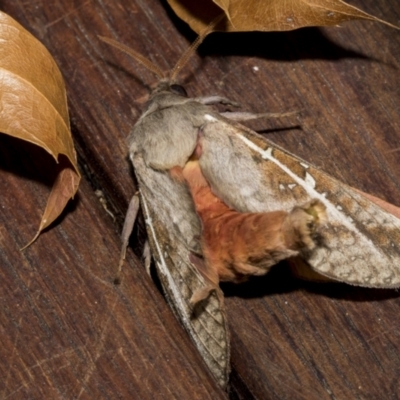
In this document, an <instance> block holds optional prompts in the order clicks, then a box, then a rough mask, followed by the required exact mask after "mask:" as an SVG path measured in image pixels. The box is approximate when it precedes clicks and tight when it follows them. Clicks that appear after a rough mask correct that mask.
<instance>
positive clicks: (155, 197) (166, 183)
mask: <svg viewBox="0 0 400 400" xmlns="http://www.w3.org/2000/svg"><path fill="white" fill-rule="evenodd" d="M132 161H133V164H134V167H135V170H136V172H137V176H138V180H139V185H140V196H141V204H142V209H143V212H144V215H145V221H146V227H147V232H148V236H149V242H150V247H151V253H152V255H153V258H154V259H155V264H156V268H157V272H158V276H159V278H160V281H161V284H162V286H163V289H164V291H165V295H166V297H167V300H168V301H169V303H170V305H171V307H172V308H173V309H174V311H175V313H176V315H177V316H178V318H179V319H180V320H181V322H182V324H183V325H184V327H185V328H186V330H187V331H188V332H189V334H190V336H191V338H192V339H193V341H194V342H195V345H196V347H197V348H198V350H199V352H200V354H201V355H202V357H203V359H204V360H205V362H206V364H207V365H208V367H209V368H210V370H211V372H212V373H213V375H214V376H215V378H216V379H217V381H218V382H219V384H220V385H221V386H222V387H225V386H226V384H227V381H228V376H229V371H230V350H229V337H228V328H227V322H226V317H225V314H224V312H223V305H222V304H221V302H222V299H221V298H220V297H219V296H218V295H217V293H215V292H212V293H211V295H210V296H209V297H208V298H207V299H206V300H204V301H202V302H201V304H199V305H198V306H196V307H195V308H194V307H193V305H192V304H191V303H190V299H191V297H192V296H193V294H194V293H195V292H196V291H198V290H200V289H201V288H202V287H204V286H206V282H205V281H204V279H203V277H202V276H201V274H200V273H199V272H198V271H197V269H196V267H195V266H194V265H193V264H192V263H191V261H190V256H191V254H193V253H196V251H197V252H198V254H200V253H199V252H200V249H198V248H195V246H196V243H198V239H199V237H200V225H199V221H198V220H197V216H196V214H195V213H194V211H193V209H192V208H191V207H192V202H191V201H190V199H187V201H185V200H184V196H185V195H187V196H189V194H188V193H186V192H185V191H186V188H185V187H184V186H182V184H179V183H178V182H175V181H174V180H173V179H171V178H170V177H169V175H168V173H164V172H158V171H155V170H152V169H151V168H147V167H146V166H145V165H144V163H143V160H142V159H141V158H140V157H136V158H134V159H133V160H132ZM154 187H157V193H155V191H154ZM164 192H165V193H164ZM178 205H179V207H177V206H178ZM186 208H187V209H186ZM193 218H195V220H193Z"/></svg>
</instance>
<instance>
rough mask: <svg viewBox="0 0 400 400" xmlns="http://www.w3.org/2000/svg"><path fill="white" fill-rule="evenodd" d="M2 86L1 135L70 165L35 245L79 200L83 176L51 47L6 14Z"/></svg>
mask: <svg viewBox="0 0 400 400" xmlns="http://www.w3.org/2000/svg"><path fill="white" fill-rule="evenodd" d="M0 82H1V83H0V92H1V96H0V132H3V133H6V134H8V135H11V136H14V137H17V138H20V139H23V140H26V141H28V142H31V143H34V144H36V145H38V146H40V147H43V148H44V149H45V150H46V151H47V152H49V153H50V154H51V155H52V156H53V157H54V158H55V160H56V161H57V160H58V156H59V155H60V154H64V155H65V156H66V157H67V158H68V160H69V162H70V164H69V165H68V166H66V167H65V168H63V169H62V171H61V172H60V174H59V176H58V177H57V180H56V182H55V184H54V186H53V189H52V191H51V194H50V197H49V199H48V202H47V205H46V209H45V211H44V214H43V216H42V220H41V222H40V227H39V230H38V232H37V234H36V235H35V237H34V239H33V240H35V239H36V238H37V236H38V235H39V234H40V232H41V231H42V230H43V229H44V228H46V227H47V226H49V225H50V224H51V223H52V222H53V221H54V220H55V219H56V218H57V217H58V216H59V215H60V214H61V212H62V210H63V209H64V207H65V205H66V203H67V202H68V200H69V199H70V198H72V197H73V196H74V194H75V193H76V191H77V189H78V184H79V180H80V175H79V172H78V165H77V160H76V153H75V150H74V146H73V143H72V138H71V132H70V126H69V117H68V108H67V96H66V91H65V86H64V81H63V78H62V76H61V72H60V70H59V69H58V67H57V65H56V63H55V61H54V59H53V58H52V56H51V55H50V53H49V52H48V51H47V50H46V48H45V47H44V46H43V45H42V44H41V43H40V42H39V41H38V40H37V39H35V38H34V37H33V36H32V35H31V34H30V33H29V32H28V31H26V30H25V29H24V28H23V27H22V26H21V25H20V24H19V23H18V22H16V21H15V20H14V19H12V18H11V17H10V16H8V15H7V14H4V13H2V12H0ZM33 240H32V241H33Z"/></svg>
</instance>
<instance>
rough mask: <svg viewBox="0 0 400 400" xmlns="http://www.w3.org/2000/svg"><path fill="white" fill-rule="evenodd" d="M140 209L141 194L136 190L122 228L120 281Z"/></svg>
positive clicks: (118, 274) (119, 266) (117, 279)
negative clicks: (130, 238)
mask: <svg viewBox="0 0 400 400" xmlns="http://www.w3.org/2000/svg"><path fill="white" fill-rule="evenodd" d="M138 211H139V195H138V193H137V192H136V193H135V194H134V195H133V197H132V199H131V201H130V203H129V207H128V211H127V212H126V216H125V221H124V227H123V229H122V235H121V239H122V245H121V255H120V257H119V264H118V272H117V278H116V279H115V281H119V276H120V273H121V270H122V265H123V263H124V261H125V255H126V248H127V247H128V243H129V237H130V236H131V233H132V230H133V226H134V224H135V221H136V217H137V214H138Z"/></svg>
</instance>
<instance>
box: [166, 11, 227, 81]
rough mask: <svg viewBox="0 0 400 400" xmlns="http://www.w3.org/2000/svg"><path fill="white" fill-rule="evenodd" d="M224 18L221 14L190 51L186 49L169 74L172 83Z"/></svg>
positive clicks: (198, 38) (208, 26) (209, 25)
mask: <svg viewBox="0 0 400 400" xmlns="http://www.w3.org/2000/svg"><path fill="white" fill-rule="evenodd" d="M224 16H225V15H224V14H221V15H220V16H218V17H217V18H215V19H214V20H213V21H212V22H211V23H210V24H208V25H207V27H206V28H205V29H204V31H203V32H201V33H200V35H199V36H198V37H197V39H196V40H195V41H194V42H193V43H192V44H191V46H190V47H189V48H188V49H186V51H185V52H184V53H183V54H182V56H181V58H180V59H179V60H178V62H177V63H176V64H175V67H174V68H173V69H172V71H171V73H170V74H169V79H170V81H171V82H173V81H174V80H175V78H176V76H177V75H178V73H179V72H180V71H181V69H182V67H183V66H184V65H185V64H186V63H187V62H188V61H189V59H190V57H191V56H192V55H193V53H194V52H195V51H196V50H197V48H198V47H199V46H200V45H201V43H202V42H203V40H204V38H205V37H206V36H207V35H208V34H209V33H210V32H212V31H213V30H214V28H215V27H216V26H217V25H218V23H219V22H220V21H221V20H222V18H224Z"/></svg>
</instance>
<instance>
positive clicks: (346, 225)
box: [102, 35, 400, 387]
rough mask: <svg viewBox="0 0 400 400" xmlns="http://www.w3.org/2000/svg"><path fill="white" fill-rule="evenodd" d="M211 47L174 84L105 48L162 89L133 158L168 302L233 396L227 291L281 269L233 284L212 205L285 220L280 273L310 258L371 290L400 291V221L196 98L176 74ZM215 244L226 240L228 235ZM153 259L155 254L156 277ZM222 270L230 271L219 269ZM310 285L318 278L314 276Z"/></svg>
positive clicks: (134, 205)
mask: <svg viewBox="0 0 400 400" xmlns="http://www.w3.org/2000/svg"><path fill="white" fill-rule="evenodd" d="M203 36H205V35H202V37H200V38H199V39H198V40H197V42H196V43H195V44H194V45H193V46H192V47H191V48H190V49H189V50H188V51H187V52H186V53H185V54H184V56H183V57H182V58H181V60H180V61H179V62H178V63H177V66H176V67H175V68H174V69H173V70H172V72H171V73H170V74H169V75H168V77H165V75H164V74H163V73H162V71H161V70H160V69H159V68H158V67H156V66H154V65H153V64H152V63H150V62H149V61H148V60H146V59H144V57H142V56H140V55H139V54H137V53H135V52H134V51H132V50H130V49H128V48H126V47H125V46H122V45H120V44H118V43H116V42H114V41H112V40H110V39H105V38H102V39H103V40H104V41H106V42H108V43H109V44H112V45H114V46H116V47H118V48H120V49H121V50H123V51H125V52H127V53H129V54H131V55H133V57H134V58H135V59H136V60H137V61H139V62H141V63H142V64H143V65H145V66H146V67H147V68H149V69H150V70H151V71H153V72H154V73H155V74H156V75H157V76H158V77H159V78H160V81H159V83H158V85H157V87H156V88H155V89H154V90H153V91H152V93H151V94H150V98H149V101H148V104H147V107H146V109H145V111H144V113H143V114H142V116H141V117H140V118H139V120H138V121H137V122H136V124H135V126H134V128H133V130H132V132H131V133H130V135H129V138H128V143H129V152H130V159H131V161H132V163H133V166H134V170H135V174H136V177H137V180H138V183H139V197H140V204H141V207H142V211H143V214H144V216H145V221H146V228H147V233H148V239H149V243H150V253H151V256H152V257H153V259H154V261H155V266H156V269H157V272H158V275H159V277H160V280H161V283H162V286H163V289H164V291H165V295H166V298H167V300H168V302H169V304H170V305H171V307H172V309H173V310H174V311H175V313H176V315H177V316H178V318H179V319H180V321H181V322H182V324H183V325H184V327H185V328H186V330H187V331H188V333H189V334H190V336H191V338H192V340H193V341H194V343H195V345H196V346H197V348H198V350H199V352H200V354H201V355H202V357H203V359H204V361H205V363H206V364H207V366H208V367H209V369H210V371H211V372H212V374H213V375H214V377H215V379H216V380H217V381H218V383H219V384H220V385H221V386H222V387H225V386H226V384H227V382H228V378H229V371H230V360H229V357H230V349H229V332H228V328H227V321H226V317H225V313H224V306H223V296H222V295H221V292H220V290H219V289H218V281H219V280H220V279H227V280H234V281H240V280H241V277H244V276H246V275H248V274H253V275H257V274H261V273H266V272H267V271H268V268H269V266H270V265H271V260H270V259H269V260H268V262H264V261H265V258H262V257H261V259H260V256H259V255H257V256H256V257H253V256H250V255H248V254H247V255H248V257H247V258H246V260H245V262H244V264H245V267H246V265H248V266H250V272H249V271H247V272H246V271H244V272H243V270H240V271H239V269H236V272H237V271H239V273H237V274H234V276H233V278H232V277H231V278H232V279H230V277H229V271H230V270H232V268H233V269H235V268H234V267H232V266H230V265H227V263H229V262H230V261H229V260H227V259H226V258H223V257H222V256H221V257H220V258H219V259H218V260H217V261H215V259H214V258H213V256H210V254H211V253H212V252H211V253H210V247H207V244H205V243H206V242H205V240H206V239H205V238H204V235H205V232H206V231H207V229H208V228H209V226H210V225H209V222H208V221H209V220H210V218H209V216H210V215H211V219H212V218H213V215H214V214H212V213H213V212H214V211H213V209H212V207H211V206H210V205H209V203H207V205H206V206H205V208H204V209H205V213H206V214H207V213H208V214H207V215H208V216H204V215H205V214H202V210H201V207H202V205H201V201H202V199H204V198H205V197H207V196H210V198H212V199H213V200H212V201H215V202H218V203H219V206H218V207H221V208H222V209H224V210H225V211H224V212H227V213H231V214H232V213H236V214H232V215H233V220H235V221H236V220H239V219H240V220H243V218H247V217H249V218H254V220H255V221H258V218H259V217H260V215H262V214H263V215H267V217H266V218H267V219H268V218H271V216H272V215H278V214H279V218H278V217H277V218H278V220H279V221H278V222H276V224H277V226H279V229H276V231H277V233H276V235H281V234H282V230H285V229H286V231H287V232H289V233H288V235H289V236H290V235H291V237H294V238H295V240H294V241H295V243H294V244H293V243H289V244H288V243H285V245H284V248H283V250H282V248H281V247H279V246H281V244H279V246H278V247H279V249H278V248H277V247H274V248H273V249H269V250H268V252H267V254H266V255H265V257H269V258H271V255H273V257H272V261H273V262H277V261H279V260H280V259H283V258H289V257H297V256H300V257H301V259H302V260H303V264H304V265H306V266H307V267H311V268H310V271H314V272H316V273H317V274H319V275H322V276H325V277H328V278H330V279H333V280H337V281H341V282H345V283H348V284H352V285H359V286H365V287H377V288H395V287H400V247H399V243H400V219H398V218H397V217H395V216H394V215H393V214H392V213H390V212H388V211H386V208H387V207H386V204H385V203H384V202H382V203H379V202H378V201H376V200H375V199H372V198H371V197H370V196H368V195H365V194H363V193H361V192H359V191H357V190H355V189H353V188H351V187H349V186H347V185H345V184H343V183H341V182H339V181H338V180H336V179H334V178H332V177H330V176H329V175H328V174H326V173H324V172H322V171H320V170H318V169H317V168H315V167H313V166H311V165H309V164H308V163H306V162H304V161H303V160H301V159H299V158H298V157H296V156H294V155H292V154H289V153H288V152H286V151H285V150H283V149H281V148H279V147H277V146H276V145H274V144H272V143H271V142H269V141H268V140H266V139H265V138H264V137H262V136H260V135H258V134H257V133H255V132H253V131H252V130H250V129H248V128H246V127H244V126H242V125H241V124H239V122H238V121H244V120H248V119H252V118H257V117H259V115H256V114H251V113H238V112H232V113H230V112H225V113H219V112H217V111H216V110H215V109H214V108H212V107H211V106H212V104H216V103H223V104H234V103H233V102H231V101H230V100H228V99H226V98H224V97H220V96H208V97H197V98H189V97H187V95H186V92H185V90H184V89H183V88H182V86H180V85H177V84H176V83H175V78H176V74H177V71H179V70H180V69H181V67H182V65H183V64H184V63H185V62H186V60H187V59H188V57H189V55H190V54H191V53H192V52H193V51H194V50H195V48H196V46H197V45H198V44H199V43H200V42H201V40H202V38H203ZM199 182H200V183H199ZM199 190H200V192H199ZM210 201H211V200H210ZM138 207H139V200H138V198H137V197H134V198H133V199H132V202H131V206H130V209H131V210H133V212H132V211H131V212H130V213H129V214H128V215H129V216H130V217H128V218H127V222H126V224H125V227H124V233H123V241H124V243H125V245H126V243H127V238H128V236H129V233H130V231H131V227H132V225H133V223H134V219H135V217H136V213H137V210H138ZM204 209H203V211H204ZM196 211H197V212H196ZM210 213H211V214H210ZM246 213H247V214H246ZM294 214H296V215H295V218H292V215H294ZM291 218H292V219H291ZM247 221H248V220H247ZM269 221H270V220H269ZM285 221H286V222H285ZM287 221H288V222H287ZM239 225H240V224H239ZM250 225H251V224H250ZM299 225H300V227H299ZM283 226H284V227H285V229H283V228H282V229H281V227H283ZM210 229H211V228H210ZM212 229H214V228H212ZM235 229H236V228H235V224H233V227H232V229H228V231H229V232H228V236H227V238H226V237H225V236H224V237H225V239H224V240H225V242H227V243H229V240H231V238H233V236H234V235H233V236H229V235H231V231H232V230H235ZM286 231H285V232H286ZM216 232H220V231H219V227H218V228H217V229H216ZM237 236H239V237H240V236H241V235H240V234H239V235H237ZM273 237H274V238H275V236H273ZM213 240H219V238H218V235H214V236H213ZM232 240H233V239H232ZM287 242H293V240H288V241H287ZM210 243H211V246H212V244H213V243H212V241H211V242H210ZM221 246H222V245H221ZM217 247H218V246H217ZM244 248H246V249H247V247H244ZM278 250H279V251H278ZM246 251H249V250H246ZM282 251H283V253H282ZM230 252H232V251H231V250H229V251H228V253H229V254H230ZM123 254H124V249H123ZM274 257H275V258H274ZM149 259H150V258H149V255H148V256H147V258H146V266H149ZM236 259H237V258H236ZM213 260H214V261H215V262H222V264H223V267H222V268H221V269H217V268H216V267H215V265H213ZM221 260H222V261H221ZM304 261H305V263H304ZM235 262H236V261H235ZM224 263H225V264H224ZM239 263H240V265H239V267H241V266H243V265H242V264H243V263H242V261H240V262H239ZM224 267H227V268H225V270H226V271H228V273H227V272H226V271H225V270H224ZM252 267H254V269H251V268H252ZM221 271H222V272H221ZM224 271H225V272H224ZM299 274H300V275H302V274H304V275H305V274H307V275H308V273H307V271H305V272H304V271H303V272H302V270H300V271H299Z"/></svg>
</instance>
